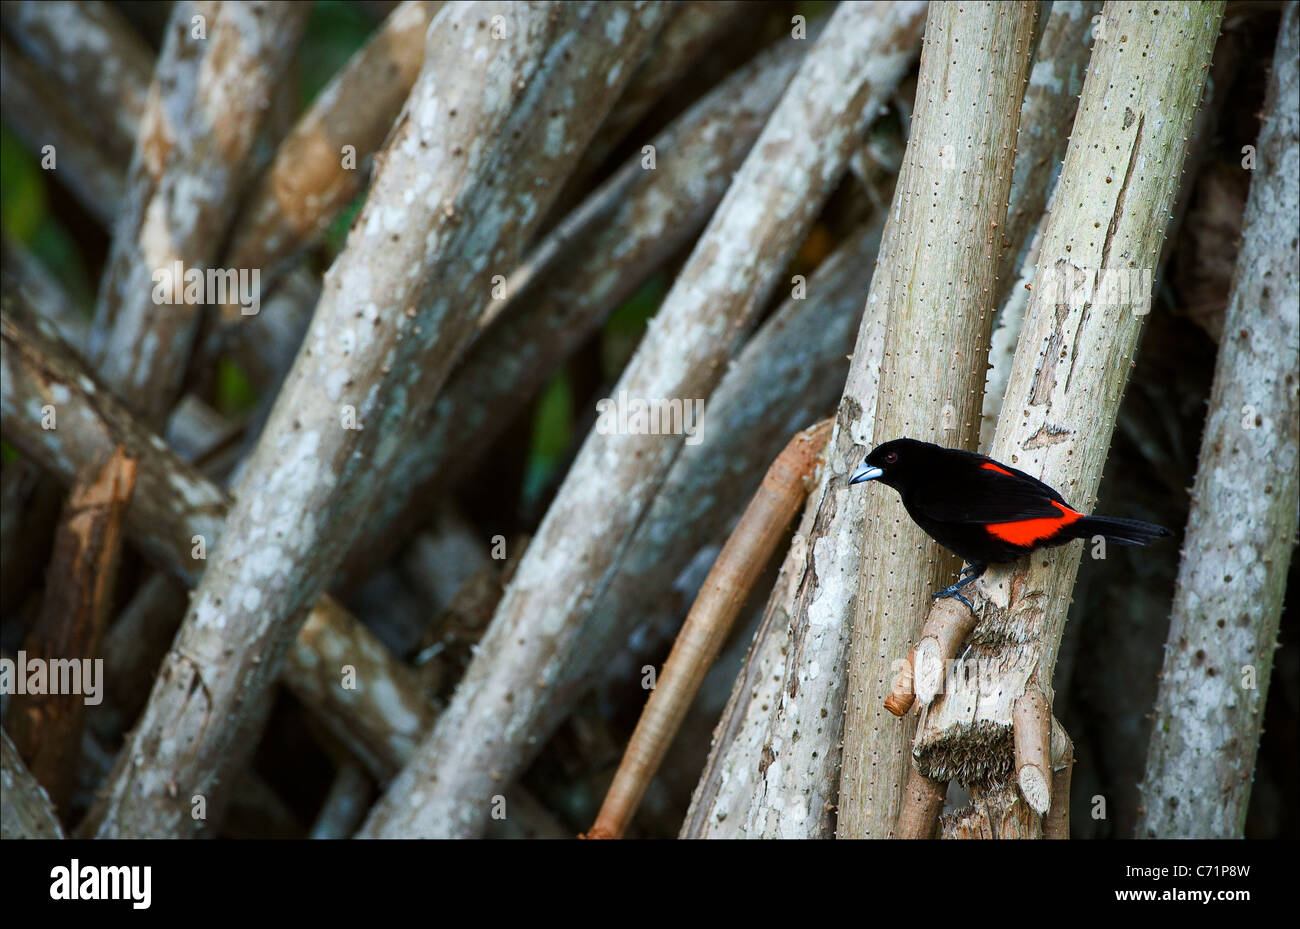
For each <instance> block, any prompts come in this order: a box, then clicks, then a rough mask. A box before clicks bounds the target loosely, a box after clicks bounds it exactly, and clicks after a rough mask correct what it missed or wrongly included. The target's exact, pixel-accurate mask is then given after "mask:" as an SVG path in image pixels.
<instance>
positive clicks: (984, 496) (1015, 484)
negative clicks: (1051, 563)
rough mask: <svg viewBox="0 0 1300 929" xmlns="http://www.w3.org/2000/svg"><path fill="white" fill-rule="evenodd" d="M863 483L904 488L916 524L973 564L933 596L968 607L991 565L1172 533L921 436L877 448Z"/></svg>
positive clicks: (857, 475)
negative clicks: (1081, 504)
mask: <svg viewBox="0 0 1300 929" xmlns="http://www.w3.org/2000/svg"><path fill="white" fill-rule="evenodd" d="M863 481H880V482H881V483H882V484H888V485H889V486H890V487H892V488H894V489H895V490H897V491H898V493H899V496H901V497H902V498H903V506H904V507H905V508H906V509H907V515H908V516H910V517H912V521H913V522H915V523H916V524H917V525H918V526H920V527H921V528H922V529H924V530H925V532H926V534H927V535H928V536H930V538H932V539H934V540H935V541H936V542H938V543H939V544H940V545H942V546H943V547H944V548H946V549H948V550H949V551H950V552H953V553H954V554H957V555H960V556H961V557H962V558H964V559H965V560H966V561H967V562H968V563H969V565H970V567H968V568H966V569H965V570H963V571H962V572H961V574H960V575H958V578H959V579H958V581H957V583H955V584H953V585H952V586H950V587H945V588H944V589H943V590H940V591H937V592H936V593H934V594H933V595H932V596H934V597H936V598H938V597H956V598H957V599H958V600H960V601H961V602H962V603H964V604H966V605H967V606H968V607H969V606H970V605H971V603H970V601H969V600H967V599H966V598H965V597H964V596H962V595H961V594H960V593H958V591H960V590H961V589H962V588H963V587H965V586H966V585H967V584H969V583H971V582H972V581H974V580H975V579H976V578H977V577H979V576H980V575H981V574H983V573H984V571H985V569H986V568H987V567H988V566H989V565H990V564H1000V563H1003V562H1008V561H1015V560H1016V559H1017V558H1019V557H1020V556H1021V555H1027V554H1029V553H1030V552H1032V551H1035V550H1036V549H1040V548H1050V547H1052V546H1056V545H1064V544H1065V543H1066V542H1069V541H1071V540H1072V539H1087V538H1091V537H1092V536H1095V535H1100V536H1105V537H1106V539H1107V541H1110V542H1115V543H1117V544H1119V545H1146V544H1147V543H1148V542H1151V541H1154V540H1155V539H1158V538H1160V537H1161V536H1167V535H1172V533H1171V532H1170V531H1169V530H1168V529H1166V528H1164V527H1163V526H1157V525H1155V524H1153V523H1144V522H1139V521H1138V520H1135V519H1112V518H1110V517H1105V516H1085V515H1084V514H1082V513H1080V512H1079V511H1078V510H1076V509H1074V507H1072V506H1070V504H1068V503H1066V502H1065V498H1064V497H1062V496H1061V495H1060V494H1059V493H1057V492H1056V491H1055V490H1053V489H1052V488H1050V487H1048V486H1047V485H1046V484H1044V483H1043V482H1042V481H1040V480H1038V478H1036V477H1032V476H1030V475H1028V474H1026V473H1025V472H1024V471H1019V470H1017V469H1015V468H1012V467H1010V466H1008V465H1004V464H1002V463H1001V462H997V461H994V460H993V459H992V458H989V457H987V456H985V455H977V454H976V453H975V452H968V451H964V450H962V449H959V448H943V447H942V446H939V445H934V444H932V443H930V442H921V441H918V440H916V439H894V440H893V441H892V442H885V443H884V444H883V445H878V446H876V447H875V448H874V449H872V451H871V454H869V455H867V458H866V461H864V462H863V464H862V466H861V467H859V468H858V469H857V470H856V471H854V472H853V476H852V477H851V478H850V479H849V483H850V484H860V483H862V482H863ZM972 609H973V608H972Z"/></svg>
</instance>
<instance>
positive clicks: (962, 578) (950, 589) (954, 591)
mask: <svg viewBox="0 0 1300 929" xmlns="http://www.w3.org/2000/svg"><path fill="white" fill-rule="evenodd" d="M987 568H988V565H983V564H973V565H968V566H967V567H965V568H963V569H962V572H961V574H958V575H957V578H958V580H957V583H955V584H949V585H948V586H947V587H945V588H944V589H943V590H937V591H935V592H934V593H932V594H930V599H931V600H939V599H942V598H943V597H952V598H953V599H954V600H960V601H961V602H962V603H964V604H966V609H968V610H970V611H971V612H972V613H974V612H975V607H974V606H973V605H972V604H971V602H970V601H969V600H967V599H966V598H965V597H964V596H962V594H960V593H959V592H958V591H960V590H961V589H962V588H963V587H965V586H966V585H967V584H969V583H971V582H972V581H974V580H975V579H976V578H978V577H979V576H980V575H982V574H983V573H984V571H985V569H987Z"/></svg>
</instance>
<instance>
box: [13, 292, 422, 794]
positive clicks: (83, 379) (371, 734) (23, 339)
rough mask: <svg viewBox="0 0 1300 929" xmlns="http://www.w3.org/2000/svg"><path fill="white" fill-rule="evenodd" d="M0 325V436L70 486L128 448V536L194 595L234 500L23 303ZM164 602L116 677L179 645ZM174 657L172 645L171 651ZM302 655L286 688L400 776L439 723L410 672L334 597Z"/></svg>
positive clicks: (319, 614)
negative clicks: (131, 476)
mask: <svg viewBox="0 0 1300 929" xmlns="http://www.w3.org/2000/svg"><path fill="white" fill-rule="evenodd" d="M0 319H2V320H3V340H4V351H3V352H2V353H0V384H2V385H3V386H2V388H0V426H2V427H3V430H4V436H5V440H6V441H9V442H12V443H13V444H14V445H16V446H17V447H18V449H19V450H20V451H21V452H22V453H23V454H24V455H26V456H27V457H28V458H29V459H30V460H31V461H33V462H36V463H38V464H39V465H40V466H42V467H44V468H45V469H46V470H48V471H50V472H52V473H53V474H54V476H55V477H57V478H58V479H59V480H60V481H62V482H64V483H71V482H72V481H74V480H75V479H76V477H77V475H78V474H80V473H81V472H83V471H84V470H85V469H87V468H88V467H90V466H92V465H93V464H94V463H95V462H98V461H103V460H104V459H105V458H106V457H107V456H108V455H109V454H110V453H111V452H112V451H113V449H114V448H116V447H117V446H118V445H119V444H121V445H124V446H125V447H126V448H127V449H128V450H129V451H130V452H131V454H132V455H133V456H134V457H135V458H136V460H137V463H138V472H137V477H136V493H135V494H133V495H132V498H131V505H130V506H129V507H128V509H127V512H126V522H127V531H128V532H129V533H130V534H131V538H132V540H133V541H134V542H135V543H136V545H138V546H139V547H140V548H141V549H142V550H143V551H144V552H145V553H146V554H147V555H148V556H149V557H150V558H151V560H152V561H153V562H154V563H155V564H156V565H158V566H159V567H161V568H163V569H165V570H167V571H169V572H170V573H171V574H173V575H174V576H175V577H177V578H178V579H180V580H181V581H183V582H184V583H185V584H187V585H189V586H193V585H194V584H196V583H197V582H198V579H199V576H200V574H201V572H202V571H203V568H204V565H205V564H206V561H205V560H204V559H203V558H202V557H201V556H202V555H203V554H205V553H206V554H207V555H211V552H212V549H213V547H214V546H215V545H216V543H217V540H218V537H219V536H220V534H221V532H222V531H223V528H224V522H225V514H226V511H227V508H228V505H229V500H228V498H227V497H226V496H225V495H224V494H223V493H222V492H221V490H220V489H219V488H217V487H216V486H215V485H214V484H212V483H211V482H210V481H208V480H207V479H205V478H204V477H203V476H202V475H201V474H199V473H198V472H197V471H196V470H195V469H194V468H193V467H191V466H190V465H188V464H186V463H185V462H183V461H181V460H180V459H179V458H177V457H176V455H175V454H173V453H172V452H171V451H170V450H169V449H168V448H167V446H166V444H165V443H164V442H163V441H162V439H160V438H159V437H158V436H157V435H155V434H154V433H152V432H150V431H149V430H147V429H145V428H144V427H143V426H142V425H140V423H139V422H138V421H137V420H136V419H134V418H133V417H132V416H131V415H130V414H129V413H128V412H127V411H126V410H125V409H123V407H122V404H121V403H120V402H119V401H118V400H116V399H115V398H114V397H113V396H112V395H111V394H110V393H109V392H108V391H107V390H106V389H105V388H104V387H103V385H101V384H98V383H97V382H96V381H94V380H93V379H92V378H91V376H90V375H89V374H88V373H87V371H86V369H85V368H84V367H83V366H82V365H81V364H80V363H78V362H77V360H76V359H75V358H74V357H73V356H72V353H71V352H70V351H68V350H67V349H66V347H63V346H62V345H61V344H60V343H59V342H58V340H57V337H56V336H55V335H54V334H53V333H52V332H50V331H46V329H45V328H43V327H48V323H45V322H44V321H42V320H41V319H40V318H39V317H36V316H35V315H34V314H32V313H31V312H30V310H27V309H25V308H24V307H23V306H22V304H21V298H20V297H19V296H16V295H6V296H5V304H4V312H3V316H2V317H0ZM47 407H48V408H51V409H52V410H53V413H54V415H55V419H54V428H52V429H45V428H42V424H43V418H44V413H45V410H46V408H47ZM5 470H6V472H7V471H8V470H9V469H8V468H6V469H5ZM200 545H202V548H201V549H200V548H199V546H200ZM156 583H159V584H161V583H164V582H162V581H158V582H156ZM155 594H156V596H157V597H158V598H162V597H165V596H166V593H165V591H155V590H154V582H150V583H149V584H148V585H147V587H146V589H145V591H142V593H141V595H140V597H139V598H138V599H139V600H140V601H141V602H139V603H138V604H136V605H137V606H139V607H140V609H141V610H142V611H143V612H140V613H137V612H136V611H132V612H131V613H130V614H128V616H126V617H124V621H125V623H126V624H125V625H124V626H123V629H122V631H121V632H120V633H119V632H118V631H117V630H116V629H115V630H114V631H113V632H112V633H110V636H109V639H110V655H109V658H110V661H112V664H111V665H110V667H109V670H110V671H111V670H112V668H113V667H114V666H116V667H117V668H120V667H121V665H120V664H118V663H117V659H125V660H128V661H144V662H146V663H147V662H148V660H149V659H151V658H152V657H153V656H154V655H155V654H156V655H158V657H161V651H157V652H155V651H153V649H154V648H155V647H156V646H158V645H159V644H160V643H159V641H158V640H159V639H160V638H164V637H165V642H167V643H169V642H170V641H171V634H170V632H168V631H166V630H158V629H156V628H154V627H153V626H152V624H153V623H156V622H160V621H166V619H167V612H166V609H165V606H157V605H156V604H151V603H149V602H147V601H150V600H153V599H155ZM137 623H139V624H140V625H139V626H137ZM119 625H122V624H121V623H119ZM135 628H139V629H140V632H141V634H142V638H141V639H140V640H138V641H136V642H134V643H133V645H134V646H135V647H136V648H139V649H140V651H134V649H132V650H131V651H133V654H127V655H123V654H122V653H121V650H120V649H119V648H118V647H117V646H114V645H112V643H113V641H114V639H115V637H116V636H117V635H119V634H122V635H125V634H129V633H130V631H131V630H132V629H135ZM165 647H166V645H165V643H163V644H162V650H163V651H165ZM293 654H294V658H293V660H291V661H290V662H289V664H288V665H287V666H286V668H285V671H284V676H285V679H286V680H287V682H288V683H289V685H290V686H291V687H292V688H293V689H294V691H295V693H296V694H297V695H298V696H299V698H300V699H302V700H303V702H304V703H306V704H307V705H308V706H309V707H312V708H313V709H315V710H316V711H317V712H318V713H320V714H321V715H322V716H323V717H324V718H325V720H326V723H327V725H328V726H329V727H330V728H331V730H332V731H335V732H337V733H339V734H340V735H341V736H342V737H343V738H344V741H345V742H346V743H347V744H348V745H350V746H353V747H354V748H355V749H356V751H357V753H358V756H359V757H361V758H363V760H367V761H370V762H372V764H373V768H374V770H376V771H379V772H383V774H384V775H385V776H386V775H388V774H391V773H392V771H393V770H395V769H396V768H397V767H398V766H400V765H401V763H402V762H403V760H404V759H405V757H406V755H409V753H410V751H411V749H412V748H413V747H414V745H415V741H416V739H418V737H419V736H420V735H421V734H422V733H423V732H424V729H425V726H426V724H427V722H428V721H429V719H430V718H431V711H430V707H429V706H428V701H427V699H426V698H425V696H424V694H423V692H422V690H421V688H420V687H419V685H418V683H417V682H416V681H415V678H414V675H413V674H412V672H411V670H410V669H409V668H407V667H405V666H404V665H402V664H401V663H400V662H398V661H397V660H396V659H395V658H394V657H393V656H392V655H391V654H389V653H388V652H387V650H386V649H384V648H383V646H382V645H381V644H380V643H379V642H377V641H376V640H375V638H374V636H373V635H371V634H370V633H369V632H368V631H367V630H366V629H365V627H364V626H362V625H361V624H360V623H358V622H357V621H356V619H355V618H354V617H352V616H351V615H349V614H348V613H347V611H346V610H344V609H343V608H342V607H340V606H339V605H338V604H337V603H335V602H334V601H333V600H332V599H331V598H329V597H321V598H320V599H319V600H318V601H317V602H316V604H315V606H314V608H313V610H312V612H311V615H310V616H309V617H308V621H307V623H306V625H305V626H304V628H303V630H302V631H301V632H300V634H299V639H298V643H297V645H296V646H295V648H294V651H293ZM344 665H351V666H352V667H353V668H354V669H355V671H356V680H357V686H356V687H355V688H354V689H347V688H345V687H344V686H343V685H342V669H343V667H344ZM156 667H157V664H156V663H155V664H152V665H147V666H146V667H140V666H139V665H136V666H135V670H134V671H133V674H141V673H144V674H148V675H150V678H151V677H152V674H153V673H154V670H155V669H156ZM132 681H133V682H134V683H136V684H140V685H142V686H143V687H144V689H145V691H146V692H147V691H148V688H149V686H150V684H149V681H147V680H146V681H141V680H139V679H138V678H134V677H133V678H132ZM114 693H115V696H114V698H113V699H114V701H116V700H117V692H116V691H114ZM120 696H121V697H122V700H121V702H120V703H115V705H114V707H113V708H114V709H116V710H117V714H116V715H117V717H118V718H117V720H116V723H119V724H128V723H129V722H130V721H131V719H134V715H135V714H134V710H135V709H136V708H138V705H139V704H138V703H137V704H136V705H135V706H134V707H133V706H131V705H130V699H129V692H128V691H127V688H126V685H125V684H124V690H123V693H122V694H120ZM142 702H143V698H142V697H141V698H140V703H142ZM108 715H109V716H110V718H109V719H108V720H101V721H99V722H96V725H97V726H101V725H103V726H109V727H111V726H112V725H114V724H115V721H114V720H113V719H112V718H111V717H112V715H113V714H108ZM124 716H129V717H130V719H123V717H124ZM403 751H405V752H406V755H402V754H401V752H403Z"/></svg>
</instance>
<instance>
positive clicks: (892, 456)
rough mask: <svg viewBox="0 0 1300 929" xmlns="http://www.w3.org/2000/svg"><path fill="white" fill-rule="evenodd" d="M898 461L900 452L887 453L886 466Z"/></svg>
mask: <svg viewBox="0 0 1300 929" xmlns="http://www.w3.org/2000/svg"><path fill="white" fill-rule="evenodd" d="M897 460H898V452H886V453H885V464H893V463H894V462H895V461H897Z"/></svg>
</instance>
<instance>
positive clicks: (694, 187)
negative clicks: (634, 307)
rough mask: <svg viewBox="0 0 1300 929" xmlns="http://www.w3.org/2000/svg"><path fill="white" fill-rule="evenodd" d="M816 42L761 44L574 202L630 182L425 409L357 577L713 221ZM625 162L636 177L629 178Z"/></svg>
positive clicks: (358, 549)
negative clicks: (645, 160) (644, 153)
mask: <svg viewBox="0 0 1300 929" xmlns="http://www.w3.org/2000/svg"><path fill="white" fill-rule="evenodd" d="M809 44H810V43H806V42H798V41H794V40H790V41H784V40H783V41H781V42H779V43H777V44H776V45H775V46H773V47H772V48H770V49H768V50H766V51H764V52H762V53H760V54H759V55H757V56H756V57H755V59H754V61H752V62H751V63H750V64H749V65H747V66H746V67H744V68H741V69H740V70H739V71H737V72H736V73H735V74H734V75H733V76H732V77H730V78H728V79H727V80H726V81H724V82H723V83H722V84H721V85H720V86H719V87H718V88H716V89H715V90H714V91H713V92H711V93H710V94H708V95H707V96H706V97H704V98H703V99H702V100H700V101H699V102H698V103H697V104H695V105H694V106H693V107H691V109H690V110H688V111H687V112H686V113H684V114H683V115H682V116H681V117H680V118H679V119H677V120H676V121H675V122H674V123H673V124H672V125H671V126H669V127H668V128H667V129H666V130H664V131H663V132H662V133H660V134H659V135H657V136H656V137H655V138H653V139H652V140H651V142H650V144H651V145H653V146H654V149H655V152H656V167H655V168H654V170H643V169H642V167H641V164H642V162H641V156H640V155H636V156H634V157H633V158H632V160H631V161H629V162H628V163H627V164H626V165H625V166H624V167H623V168H622V169H620V171H619V172H618V174H617V175H616V176H615V177H614V178H612V179H611V180H610V181H609V182H607V183H606V184H603V185H601V187H600V188H599V189H598V190H597V191H596V192H595V193H593V194H592V195H591V196H590V197H589V198H588V199H587V201H584V203H583V204H582V205H580V206H579V207H577V209H576V210H575V212H577V211H580V210H585V209H586V206H587V203H590V202H592V201H597V202H599V201H602V200H605V199H607V196H609V195H611V194H612V193H613V192H614V191H611V190H610V188H611V187H614V188H619V187H620V186H621V187H622V190H621V195H620V196H619V197H618V199H617V206H616V209H615V210H614V211H613V212H612V213H610V214H609V215H607V216H606V217H605V218H604V219H602V220H601V221H600V222H599V223H597V224H595V225H594V226H591V227H589V229H588V232H587V234H585V235H582V236H578V237H576V238H575V240H574V241H573V242H572V243H570V244H569V245H568V246H567V247H566V248H565V249H564V251H563V252H562V254H561V256H560V257H559V258H557V259H555V261H554V264H553V265H552V266H551V267H550V268H549V269H548V270H546V271H544V272H543V273H541V274H540V275H539V278H538V279H537V280H536V282H535V283H534V284H533V285H532V286H531V287H527V288H526V289H524V290H523V291H522V293H521V294H520V295H519V297H518V298H515V299H513V301H512V306H511V307H510V309H509V311H508V312H503V313H502V315H501V316H500V318H498V319H497V321H496V322H495V323H493V324H492V325H491V326H490V327H489V328H488V330H487V331H486V332H484V334H483V336H482V337H481V338H480V340H479V341H478V342H477V343H476V344H475V345H474V346H473V348H471V349H470V351H469V352H467V353H466V356H465V360H464V361H463V362H462V363H461V364H460V365H459V366H458V367H457V368H456V370H455V371H454V372H453V373H452V375H451V378H450V379H449V380H448V382H447V387H446V389H445V390H444V391H443V393H442V395H441V396H440V397H439V398H438V400H437V402H436V403H434V405H433V406H432V407H430V408H429V409H428V410H427V411H426V412H425V413H424V415H423V416H422V417H421V421H420V424H419V426H418V427H417V428H416V430H415V436H414V439H413V441H412V442H411V443H410V445H409V447H407V448H404V449H402V450H401V451H400V452H399V453H398V457H397V460H396V462H395V463H394V465H393V473H392V477H391V478H390V480H389V482H388V488H387V489H386V490H385V492H384V493H383V494H382V495H381V496H380V498H379V500H378V501H377V503H376V505H375V507H374V509H373V510H372V511H371V512H370V513H368V514H367V515H366V517H365V519H364V525H363V528H362V530H361V533H360V535H359V536H358V537H357V541H356V542H355V543H354V544H353V546H352V552H351V553H350V555H349V558H348V561H347V563H346V573H347V574H348V576H349V577H356V576H358V575H360V574H363V573H364V572H365V571H366V570H367V569H368V568H369V567H372V566H373V565H375V564H376V563H378V561H379V559H380V558H382V557H383V555H384V554H386V553H387V552H388V551H389V550H390V549H391V547H392V540H394V539H396V538H400V537H402V536H404V535H405V534H406V533H404V532H402V531H401V529H402V528H405V527H408V526H412V525H414V524H415V523H416V522H417V521H418V519H419V518H420V516H421V515H422V514H423V513H424V512H426V511H425V509H424V507H423V506H422V505H421V503H422V501H425V500H434V499H437V498H438V497H439V496H440V495H441V494H442V493H444V492H446V491H447V490H449V489H451V488H452V487H454V486H455V485H456V484H457V483H458V482H460V481H462V480H464V479H465V478H466V477H467V476H468V475H470V474H473V473H474V469H475V468H476V467H477V466H478V464H479V462H480V461H481V460H482V458H483V455H484V454H485V453H486V452H487V450H488V449H489V448H491V447H492V445H493V443H495V442H496V441H497V440H498V439H500V438H501V436H502V435H504V434H505V432H506V430H507V429H509V428H510V426H511V424H512V423H514V422H516V421H517V419H518V417H519V416H520V415H522V414H523V413H524V412H525V411H526V410H527V409H528V406H529V404H531V403H532V402H533V401H534V399H535V398H536V396H537V392H538V390H540V389H541V387H542V385H543V384H545V382H546V379H547V378H548V377H550V376H551V374H552V373H553V372H554V370H555V369H556V368H557V367H558V366H559V365H560V364H562V363H563V361H564V359H565V358H567V357H568V356H569V355H571V354H572V353H573V352H574V351H575V350H576V349H577V348H578V347H579V346H580V345H582V344H583V343H584V342H585V341H586V340H587V339H588V338H590V337H591V335H592V334H593V333H594V332H596V331H597V329H598V328H599V327H600V325H601V323H602V322H603V321H604V320H605V318H606V317H607V316H608V314H609V313H610V312H611V311H612V310H613V309H614V308H615V307H617V306H618V305H619V304H620V303H621V302H623V301H624V300H626V299H627V298H628V297H630V296H631V295H632V294H633V293H634V292H635V291H636V289H637V288H638V287H639V286H640V285H641V283H642V282H643V281H644V279H645V278H646V277H647V276H648V275H649V274H651V273H652V272H653V271H654V270H655V269H656V268H658V267H660V266H661V265H662V264H663V262H665V261H666V260H668V259H669V258H670V257H671V256H672V255H673V254H675V253H676V252H677V251H678V250H680V249H681V247H682V246H683V245H684V244H685V243H686V242H689V241H690V238H691V236H693V235H695V234H696V233H697V232H698V231H699V229H700V228H701V227H702V226H703V225H704V224H705V223H706V222H707V221H708V218H709V216H710V215H711V214H712V213H713V210H714V208H715V207H716V206H717V204H718V201H720V200H721V199H722V195H723V194H724V193H726V190H727V187H728V186H729V185H730V183H731V180H732V177H733V175H734V174H735V172H736V169H737V168H739V167H740V165H741V163H742V162H743V161H744V159H745V156H746V155H747V154H748V153H749V151H750V149H751V148H753V144H754V140H755V139H756V138H758V134H759V132H760V131H761V130H762V128H763V124H764V122H766V120H767V118H768V116H769V115H770V114H771V112H772V108H773V107H775V106H776V103H777V101H778V100H779V99H780V97H781V94H782V93H783V92H784V90H785V88H786V86H787V85H788V84H789V82H790V78H791V77H792V76H793V75H794V73H795V71H796V70H797V69H798V67H799V62H800V61H801V60H802V59H803V55H804V53H805V50H806V48H807V46H808V45H809ZM629 172H634V173H632V180H631V182H630V183H627V184H623V183H622V182H621V181H620V177H621V176H623V175H626V174H628V173H629ZM545 241H547V242H549V241H550V237H549V236H548V238H547V239H546V240H545ZM544 248H546V245H545V244H543V245H539V246H538V248H537V249H534V250H533V252H531V253H530V254H529V259H528V260H529V261H532V260H533V255H534V254H536V253H537V252H538V251H539V250H542V249H544ZM512 277H513V275H512ZM496 311H497V307H496V306H494V307H493V312H496ZM395 528H396V529H397V531H394V530H395Z"/></svg>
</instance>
